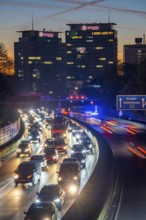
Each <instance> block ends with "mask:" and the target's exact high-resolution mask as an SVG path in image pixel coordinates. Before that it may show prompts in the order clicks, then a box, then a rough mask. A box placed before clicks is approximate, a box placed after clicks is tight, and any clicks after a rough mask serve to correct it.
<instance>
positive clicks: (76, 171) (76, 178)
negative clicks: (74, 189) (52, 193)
mask: <svg viewBox="0 0 146 220" xmlns="http://www.w3.org/2000/svg"><path fill="white" fill-rule="evenodd" d="M65 182H74V183H77V184H79V183H80V168H79V166H78V163H75V162H64V163H62V164H61V166H60V169H59V172H58V183H59V184H64V183H65Z"/></svg>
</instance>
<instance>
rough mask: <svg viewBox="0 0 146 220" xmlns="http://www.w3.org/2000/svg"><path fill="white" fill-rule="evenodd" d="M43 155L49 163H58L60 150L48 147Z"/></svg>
mask: <svg viewBox="0 0 146 220" xmlns="http://www.w3.org/2000/svg"><path fill="white" fill-rule="evenodd" d="M43 154H44V156H45V158H46V160H47V162H55V163H56V162H57V161H58V158H59V156H58V150H57V149H56V148H52V147H47V148H45V149H44V151H43Z"/></svg>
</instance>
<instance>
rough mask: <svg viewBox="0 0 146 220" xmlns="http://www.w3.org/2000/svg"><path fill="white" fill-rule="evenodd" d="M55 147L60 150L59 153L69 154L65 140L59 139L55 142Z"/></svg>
mask: <svg viewBox="0 0 146 220" xmlns="http://www.w3.org/2000/svg"><path fill="white" fill-rule="evenodd" d="M54 146H55V147H56V149H57V150H58V152H60V153H61V152H64V153H65V154H66V153H67V144H66V141H65V138H59V139H55V140H54Z"/></svg>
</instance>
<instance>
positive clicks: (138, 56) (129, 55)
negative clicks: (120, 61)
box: [124, 37, 146, 64]
mask: <svg viewBox="0 0 146 220" xmlns="http://www.w3.org/2000/svg"><path fill="white" fill-rule="evenodd" d="M143 60H146V44H145V37H143V39H142V38H135V44H131V45H124V62H125V63H130V64H139V63H140V62H142V61H143Z"/></svg>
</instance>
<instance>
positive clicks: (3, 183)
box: [0, 128, 95, 220]
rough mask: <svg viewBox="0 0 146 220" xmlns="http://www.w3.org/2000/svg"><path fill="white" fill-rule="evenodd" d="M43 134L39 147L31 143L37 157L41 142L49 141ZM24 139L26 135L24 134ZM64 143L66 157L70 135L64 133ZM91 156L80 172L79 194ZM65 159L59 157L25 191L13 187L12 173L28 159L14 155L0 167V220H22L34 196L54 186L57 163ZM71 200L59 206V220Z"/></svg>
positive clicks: (70, 143) (46, 133)
mask: <svg viewBox="0 0 146 220" xmlns="http://www.w3.org/2000/svg"><path fill="white" fill-rule="evenodd" d="M44 130H45V132H43V134H44V135H43V136H42V140H41V143H33V145H32V148H33V153H32V154H38V153H39V152H40V151H41V147H42V145H43V143H44V141H45V138H49V137H50V132H49V130H48V129H45V128H44ZM26 136H27V134H26ZM67 140H68V141H67V142H68V155H70V151H71V147H72V145H73V143H75V139H74V137H72V135H71V134H70V133H67ZM94 156H95V155H92V154H90V155H88V156H87V158H86V168H85V169H82V170H81V183H80V191H81V190H82V188H83V187H84V185H85V184H86V181H87V180H88V178H89V177H90V174H91V172H92V170H93V167H94V165H95V164H94V161H95V160H94ZM64 157H67V155H64V154H62V155H60V156H59V161H58V162H57V163H52V164H48V165H47V169H46V170H45V171H42V174H41V181H40V182H39V183H38V184H36V185H34V186H28V187H27V186H26V187H25V188H23V187H22V185H21V184H20V185H18V187H15V184H14V176H15V173H14V171H15V170H16V169H17V167H18V165H19V164H20V163H21V162H22V161H26V160H29V157H23V158H16V154H14V155H13V156H12V157H11V159H10V160H9V161H7V163H5V164H4V165H3V166H2V167H0V219H2V220H22V219H24V216H25V215H24V211H27V210H28V208H29V206H30V204H31V203H32V202H35V200H36V197H37V195H36V193H37V192H39V191H40V189H41V188H42V187H43V186H44V185H48V184H51V183H57V175H58V174H57V173H56V172H57V171H58V170H59V166H60V163H61V162H62V160H63V158H64ZM73 201H74V199H73V198H67V199H66V202H65V204H64V206H63V209H62V210H61V211H60V212H59V215H58V216H59V218H58V219H61V218H62V216H63V215H64V213H65V212H66V211H67V210H68V208H69V207H70V205H71V204H72V203H73Z"/></svg>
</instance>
